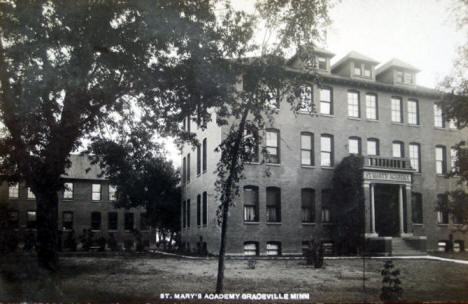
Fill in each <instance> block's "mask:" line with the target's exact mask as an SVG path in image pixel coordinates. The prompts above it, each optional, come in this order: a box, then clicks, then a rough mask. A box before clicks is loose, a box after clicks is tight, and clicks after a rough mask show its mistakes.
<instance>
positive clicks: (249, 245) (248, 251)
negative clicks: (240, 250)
mask: <svg viewBox="0 0 468 304" xmlns="http://www.w3.org/2000/svg"><path fill="white" fill-rule="evenodd" d="M244 255H248V256H255V255H258V243H257V242H245V243H244Z"/></svg>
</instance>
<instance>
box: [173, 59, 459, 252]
mask: <svg viewBox="0 0 468 304" xmlns="http://www.w3.org/2000/svg"><path fill="white" fill-rule="evenodd" d="M333 56H334V55H333V54H332V53H330V52H328V51H326V50H316V56H315V62H314V66H315V67H316V69H317V72H318V73H319V74H320V76H321V79H322V83H321V85H320V87H319V86H317V85H316V84H312V83H304V88H309V89H304V90H303V92H304V93H303V94H302V95H301V97H300V98H301V102H302V104H303V106H304V109H305V110H307V108H308V107H309V106H310V105H313V106H314V107H315V109H316V114H317V115H310V113H309V112H308V111H304V113H297V114H295V113H293V112H292V111H291V110H290V106H289V105H288V104H287V103H286V102H283V103H281V104H280V105H279V111H278V114H276V115H275V117H274V122H273V124H272V125H269V126H268V127H267V128H266V129H265V130H262V131H261V137H262V143H260V145H261V146H262V147H264V148H265V149H266V151H267V159H265V161H264V162H263V161H262V155H259V158H260V159H259V162H252V163H249V164H247V165H246V168H245V179H244V180H242V184H241V186H240V189H241V194H240V197H239V198H237V200H236V203H235V206H234V207H232V208H231V209H230V215H229V225H228V226H229V227H228V233H227V236H228V239H227V247H226V252H227V253H228V254H233V255H251V254H252V255H253V254H257V255H278V254H284V255H287V254H301V252H302V248H303V246H304V244H305V242H306V241H308V240H311V239H320V240H322V241H323V242H324V243H325V244H326V245H327V246H328V247H329V248H332V247H333V242H334V241H333V232H334V229H335V226H336V225H335V224H334V222H333V220H332V219H333V218H334V217H333V214H330V212H331V209H330V208H329V207H328V205H329V204H330V202H329V197H330V188H331V178H332V176H333V172H334V171H333V170H334V167H335V165H336V164H338V163H339V162H340V161H341V159H343V157H345V156H347V155H349V154H350V153H356V154H361V155H363V157H364V159H365V164H364V168H363V170H364V172H363V173H364V183H363V185H362V186H363V189H364V193H365V232H366V233H365V236H366V238H367V239H368V240H369V242H370V243H371V244H374V247H375V248H374V249H375V251H378V252H386V253H389V252H392V251H393V252H394V253H395V252H396V251H397V249H399V248H400V249H401V248H403V249H405V248H408V249H415V248H416V249H419V250H443V249H444V248H445V247H446V246H447V245H448V241H449V239H453V241H455V242H454V246H455V249H456V250H462V249H463V248H464V243H465V242H466V240H467V236H465V235H464V234H463V233H460V232H454V229H453V228H454V227H456V224H457V223H456V218H455V217H453V216H452V215H450V214H446V213H445V212H436V210H435V208H436V205H437V200H441V199H445V198H444V195H443V194H444V193H445V192H446V191H448V190H453V189H454V187H456V179H447V178H445V176H444V175H445V173H447V172H448V171H449V170H452V168H453V166H454V161H455V157H456V155H455V154H454V149H453V148H452V147H453V146H454V144H455V143H457V142H459V141H460V140H462V138H466V135H467V131H466V130H457V128H456V125H455V122H453V121H445V119H444V115H443V113H442V111H441V109H440V108H439V107H438V106H437V105H436V102H438V101H439V99H438V98H439V95H438V94H437V92H436V91H435V90H432V89H429V88H425V87H421V86H418V85H417V84H416V74H417V72H418V70H417V69H416V68H415V67H413V66H411V65H409V64H407V63H404V62H402V61H401V60H398V59H393V60H391V61H389V62H387V63H385V64H382V65H379V64H378V62H377V61H375V60H373V59H372V58H368V57H366V56H364V55H362V54H359V53H357V52H350V53H349V54H348V55H346V56H345V57H344V58H342V59H340V60H339V61H337V62H336V63H335V64H334V65H331V64H330V59H331V58H332V57H333ZM308 66H309V67H310V64H305V63H304V62H301V61H300V59H295V58H293V59H292V60H291V66H290V68H291V69H293V70H297V71H298V72H304V71H307V68H308ZM184 128H187V129H188V130H191V131H192V132H194V133H195V134H196V135H197V137H198V139H199V140H200V143H201V144H200V146H198V147H191V146H189V145H186V146H185V147H183V149H182V158H183V159H182V164H183V165H182V171H183V172H182V176H183V186H182V189H183V191H182V192H183V195H182V202H181V203H182V208H181V210H182V211H181V213H182V214H181V217H182V221H181V222H182V229H181V231H182V233H181V235H182V238H181V239H182V243H183V244H184V245H185V246H186V247H187V248H190V249H191V250H197V248H199V247H206V248H207V250H208V252H210V253H215V254H216V253H217V252H218V248H219V242H220V227H219V226H218V225H217V220H216V209H217V207H218V205H219V203H218V202H217V201H216V193H215V187H214V182H215V180H216V174H215V173H214V171H215V169H216V164H217V162H218V160H219V154H218V153H216V152H214V148H215V147H216V146H218V145H219V144H220V143H221V140H222V139H223V138H224V137H225V136H226V134H227V131H228V128H229V127H228V126H223V127H218V126H217V125H216V124H215V123H209V124H208V126H207V129H205V130H201V129H199V128H198V127H197V125H196V124H195V123H194V121H192V122H191V121H190V120H186V122H185V124H184ZM266 169H268V171H269V172H270V174H268V175H267V174H265V170H266ZM336 220H339V219H336ZM450 235H451V236H450Z"/></svg>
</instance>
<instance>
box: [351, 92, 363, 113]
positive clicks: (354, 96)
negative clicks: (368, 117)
mask: <svg viewBox="0 0 468 304" xmlns="http://www.w3.org/2000/svg"><path fill="white" fill-rule="evenodd" d="M348 116H349V117H360V113H359V93H358V92H348Z"/></svg>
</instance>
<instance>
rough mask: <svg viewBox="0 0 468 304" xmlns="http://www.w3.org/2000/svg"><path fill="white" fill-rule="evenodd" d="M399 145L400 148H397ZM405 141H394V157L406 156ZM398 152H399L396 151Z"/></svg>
mask: <svg viewBox="0 0 468 304" xmlns="http://www.w3.org/2000/svg"><path fill="white" fill-rule="evenodd" d="M397 147H398V148H397ZM403 147H404V145H403V143H402V142H400V141H394V142H392V157H396V158H402V157H404V155H405V154H404V150H403ZM396 152H398V153H396Z"/></svg>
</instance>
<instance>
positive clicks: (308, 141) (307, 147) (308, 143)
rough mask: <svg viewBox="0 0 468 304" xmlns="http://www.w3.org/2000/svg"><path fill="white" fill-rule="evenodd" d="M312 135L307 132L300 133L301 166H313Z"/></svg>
mask: <svg viewBox="0 0 468 304" xmlns="http://www.w3.org/2000/svg"><path fill="white" fill-rule="evenodd" d="M313 147H314V135H313V134H312V133H308V132H302V133H301V165H306V166H313V165H314V148H313Z"/></svg>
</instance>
